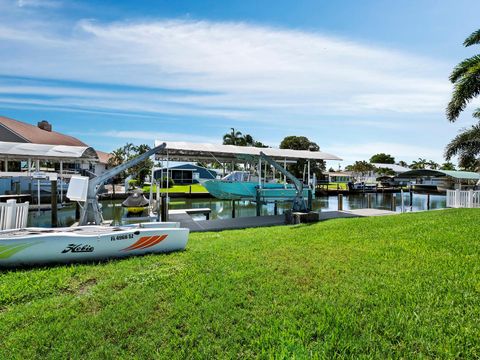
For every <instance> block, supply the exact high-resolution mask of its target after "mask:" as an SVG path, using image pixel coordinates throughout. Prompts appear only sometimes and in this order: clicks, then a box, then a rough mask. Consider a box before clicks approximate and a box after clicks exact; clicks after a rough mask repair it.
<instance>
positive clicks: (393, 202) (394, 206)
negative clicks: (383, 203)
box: [391, 194, 397, 211]
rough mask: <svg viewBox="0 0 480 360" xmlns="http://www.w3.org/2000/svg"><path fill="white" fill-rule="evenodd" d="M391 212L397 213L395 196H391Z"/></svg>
mask: <svg viewBox="0 0 480 360" xmlns="http://www.w3.org/2000/svg"><path fill="white" fill-rule="evenodd" d="M391 210H392V211H397V195H395V194H393V196H392V206H391Z"/></svg>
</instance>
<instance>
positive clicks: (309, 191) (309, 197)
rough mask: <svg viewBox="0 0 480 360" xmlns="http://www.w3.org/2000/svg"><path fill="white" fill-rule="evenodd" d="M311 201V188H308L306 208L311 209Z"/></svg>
mask: <svg viewBox="0 0 480 360" xmlns="http://www.w3.org/2000/svg"><path fill="white" fill-rule="evenodd" d="M312 203H313V194H312V189H308V198H307V209H308V211H312Z"/></svg>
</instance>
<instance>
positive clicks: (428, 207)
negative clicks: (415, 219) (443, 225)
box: [427, 194, 430, 210]
mask: <svg viewBox="0 0 480 360" xmlns="http://www.w3.org/2000/svg"><path fill="white" fill-rule="evenodd" d="M427 210H430V194H427Z"/></svg>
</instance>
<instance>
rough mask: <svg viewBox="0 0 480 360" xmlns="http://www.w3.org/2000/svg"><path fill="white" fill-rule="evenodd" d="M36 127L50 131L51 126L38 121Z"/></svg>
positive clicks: (46, 122) (44, 121)
mask: <svg viewBox="0 0 480 360" xmlns="http://www.w3.org/2000/svg"><path fill="white" fill-rule="evenodd" d="M37 126H38V127H39V128H40V129H42V130H45V131H52V124H50V123H49V122H48V121H47V120H42V121H39V122H38V124H37Z"/></svg>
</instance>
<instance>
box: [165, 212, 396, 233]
mask: <svg viewBox="0 0 480 360" xmlns="http://www.w3.org/2000/svg"><path fill="white" fill-rule="evenodd" d="M395 214H399V213H396V212H393V211H389V210H379V209H358V210H345V211H324V212H321V213H320V221H323V220H330V219H339V218H354V217H369V216H386V215H395ZM169 221H176V222H180V224H181V227H187V228H189V229H190V231H192V232H200V231H222V230H234V229H246V228H254V227H267V226H277V225H284V224H285V216H284V215H270V216H248V217H239V218H234V219H214V220H194V219H193V218H192V217H191V216H190V215H189V214H188V213H187V211H181V210H175V212H171V211H170V212H169Z"/></svg>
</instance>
